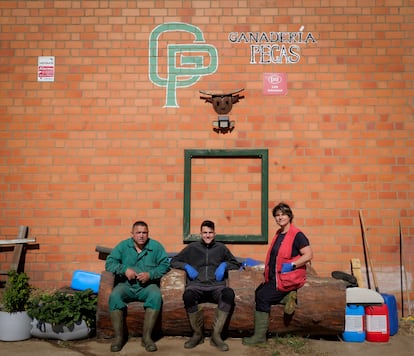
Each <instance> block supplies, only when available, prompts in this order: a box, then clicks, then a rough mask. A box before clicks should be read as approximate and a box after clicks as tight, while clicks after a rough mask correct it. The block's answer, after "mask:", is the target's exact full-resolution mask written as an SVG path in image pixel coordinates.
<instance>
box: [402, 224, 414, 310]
mask: <svg viewBox="0 0 414 356" xmlns="http://www.w3.org/2000/svg"><path fill="white" fill-rule="evenodd" d="M399 233H400V259H401V264H400V266H401V269H402V270H403V271H404V279H405V294H406V296H407V304H408V316H411V301H410V292H409V291H408V282H407V270H406V269H405V265H404V257H403V250H404V249H403V243H404V242H403V233H402V228H401V221H400V222H399ZM401 276H402V274H401ZM401 279H402V277H401ZM402 294H403V290H402V286H401V296H402ZM403 299H404V298H403V297H401V311H402V316H403V317H404V303H403Z"/></svg>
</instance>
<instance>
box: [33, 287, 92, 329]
mask: <svg viewBox="0 0 414 356" xmlns="http://www.w3.org/2000/svg"><path fill="white" fill-rule="evenodd" d="M97 301H98V299H97V296H96V294H93V291H92V289H86V290H84V291H74V292H63V291H59V290H58V291H55V292H52V293H47V292H44V293H37V294H36V293H35V295H34V296H33V297H32V298H31V300H30V303H29V305H28V308H27V313H28V314H29V315H30V316H31V317H32V318H35V319H37V320H38V321H39V322H41V323H49V324H51V325H52V328H53V330H54V331H55V332H62V331H63V327H64V326H66V327H67V328H68V329H69V330H73V328H74V326H75V324H80V323H81V322H82V320H84V321H85V322H86V324H87V325H88V326H89V327H90V328H91V329H93V328H95V314H96V306H97Z"/></svg>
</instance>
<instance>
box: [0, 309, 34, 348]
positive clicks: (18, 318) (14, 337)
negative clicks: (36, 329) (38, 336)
mask: <svg viewBox="0 0 414 356" xmlns="http://www.w3.org/2000/svg"><path fill="white" fill-rule="evenodd" d="M31 321H32V318H31V317H30V316H29V315H27V312H25V311H22V312H17V313H7V312H4V311H0V340H1V341H21V340H26V339H29V338H30V337H31V333H30V328H31V325H30V323H31Z"/></svg>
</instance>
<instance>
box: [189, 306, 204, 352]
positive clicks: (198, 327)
mask: <svg viewBox="0 0 414 356" xmlns="http://www.w3.org/2000/svg"><path fill="white" fill-rule="evenodd" d="M188 318H189V319H190V325H191V329H193V336H191V338H190V340H188V341H186V342H185V343H184V348H186V349H192V348H194V347H196V346H197V345H200V344H202V343H203V342H204V333H203V326H204V320H203V314H202V312H201V311H200V310H198V311H196V312H195V313H188Z"/></svg>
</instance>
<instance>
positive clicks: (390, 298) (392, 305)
mask: <svg viewBox="0 0 414 356" xmlns="http://www.w3.org/2000/svg"><path fill="white" fill-rule="evenodd" d="M381 295H382V297H383V298H384V303H385V304H386V305H387V307H388V320H389V322H390V336H393V335H395V334H396V333H397V332H398V309H397V300H396V299H395V296H394V295H392V294H386V293H381Z"/></svg>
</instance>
